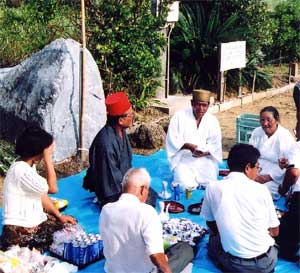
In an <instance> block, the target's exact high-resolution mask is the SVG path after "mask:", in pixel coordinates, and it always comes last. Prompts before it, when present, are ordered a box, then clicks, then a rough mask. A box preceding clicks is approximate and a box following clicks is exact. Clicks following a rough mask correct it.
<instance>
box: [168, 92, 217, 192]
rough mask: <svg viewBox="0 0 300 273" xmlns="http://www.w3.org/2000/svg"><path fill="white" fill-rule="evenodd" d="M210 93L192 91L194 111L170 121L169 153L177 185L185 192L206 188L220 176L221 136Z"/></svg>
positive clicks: (186, 110) (181, 111) (180, 113)
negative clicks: (211, 106) (211, 110)
mask: <svg viewBox="0 0 300 273" xmlns="http://www.w3.org/2000/svg"><path fill="white" fill-rule="evenodd" d="M210 95H211V92H209V91H206V90H202V89H196V90H194V91H193V98H192V101H191V107H189V108H187V109H184V110H180V111H178V112H176V113H175V114H174V116H173V117H172V119H171V122H170V125H169V128H168V134H167V142H166V149H167V154H168V160H169V163H170V167H171V170H172V171H173V173H174V182H176V183H179V184H180V185H181V187H182V188H196V187H198V186H199V185H201V186H206V185H207V184H208V183H210V182H211V181H215V180H216V179H217V175H218V162H222V135H221V128H220V125H219V122H218V120H217V119H216V117H214V116H213V115H212V114H210V113H208V112H207V111H208V108H209V102H210Z"/></svg>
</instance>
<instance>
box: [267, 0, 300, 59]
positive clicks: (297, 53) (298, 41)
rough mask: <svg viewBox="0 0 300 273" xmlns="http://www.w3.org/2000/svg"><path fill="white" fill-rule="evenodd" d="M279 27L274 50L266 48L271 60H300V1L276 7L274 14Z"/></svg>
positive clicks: (290, 0)
mask: <svg viewBox="0 0 300 273" xmlns="http://www.w3.org/2000/svg"><path fill="white" fill-rule="evenodd" d="M273 18H274V19H275V21H276V23H277V27H278V31H277V32H276V33H275V34H274V37H273V39H274V43H273V45H272V48H271V49H270V48H266V49H265V51H266V52H267V53H268V56H269V58H270V59H274V58H279V57H282V58H284V59H285V60H286V61H297V60H298V61H299V60H300V1H293V0H288V1H286V2H281V3H279V4H278V5H277V6H276V7H275V11H274V14H273Z"/></svg>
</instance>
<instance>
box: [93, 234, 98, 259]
mask: <svg viewBox="0 0 300 273" xmlns="http://www.w3.org/2000/svg"><path fill="white" fill-rule="evenodd" d="M92 243H93V249H94V253H93V258H94V259H97V258H99V244H98V240H97V239H96V237H95V238H94V239H93V240H92Z"/></svg>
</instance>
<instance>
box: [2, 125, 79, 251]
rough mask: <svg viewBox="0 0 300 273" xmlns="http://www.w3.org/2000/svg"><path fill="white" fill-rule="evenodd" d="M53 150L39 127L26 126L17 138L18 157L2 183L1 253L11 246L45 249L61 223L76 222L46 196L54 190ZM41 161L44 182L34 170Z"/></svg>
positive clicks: (55, 187)
mask: <svg viewBox="0 0 300 273" xmlns="http://www.w3.org/2000/svg"><path fill="white" fill-rule="evenodd" d="M53 149H54V142H53V137H52V136H51V135H50V134H49V133H47V132H46V131H44V130H43V129H41V128H39V127H28V128H27V129H25V130H24V132H23V133H22V134H21V135H20V136H19V137H18V139H17V142H16V154H17V155H18V156H19V158H18V160H16V161H15V162H14V163H13V164H12V165H11V166H10V168H9V170H8V172H7V175H6V178H5V180H4V190H3V230H2V235H1V249H2V250H6V249H7V248H8V247H9V246H11V245H19V246H28V247H30V248H32V247H35V248H37V249H39V250H46V249H47V248H48V247H49V245H50V244H51V243H52V234H53V232H55V231H56V230H58V229H61V228H62V227H63V224H65V223H71V224H75V223H76V220H75V219H74V218H73V217H71V216H68V215H62V214H61V213H60V212H59V210H58V209H57V208H56V207H55V206H54V204H53V202H52V201H51V199H50V198H49V196H48V193H56V192H57V190H58V189H57V179H56V173H55V170H54V166H53V163H52V159H51V156H52V153H53ZM42 159H43V160H44V163H45V171H46V179H45V178H44V177H42V176H40V175H39V174H38V173H37V172H36V169H35V163H38V162H39V161H41V160H42Z"/></svg>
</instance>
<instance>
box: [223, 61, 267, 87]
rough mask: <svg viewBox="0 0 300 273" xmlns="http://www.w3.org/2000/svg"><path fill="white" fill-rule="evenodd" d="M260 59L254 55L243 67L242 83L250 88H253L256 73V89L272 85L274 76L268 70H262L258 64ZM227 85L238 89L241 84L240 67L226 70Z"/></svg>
mask: <svg viewBox="0 0 300 273" xmlns="http://www.w3.org/2000/svg"><path fill="white" fill-rule="evenodd" d="M258 65H259V64H258V59H256V58H255V57H252V58H251V59H249V60H248V62H247V64H246V67H245V68H243V69H242V79H241V85H242V86H246V87H247V88H248V89H252V85H253V78H254V73H255V74H256V78H255V90H266V89H268V88H271V87H272V78H271V76H270V73H269V72H268V71H267V70H262V69H261V68H260V67H259V66H258ZM226 73H227V75H226V77H227V82H226V83H227V86H229V87H231V88H232V89H234V90H238V84H239V81H240V80H239V69H233V70H229V71H227V72H226Z"/></svg>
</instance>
